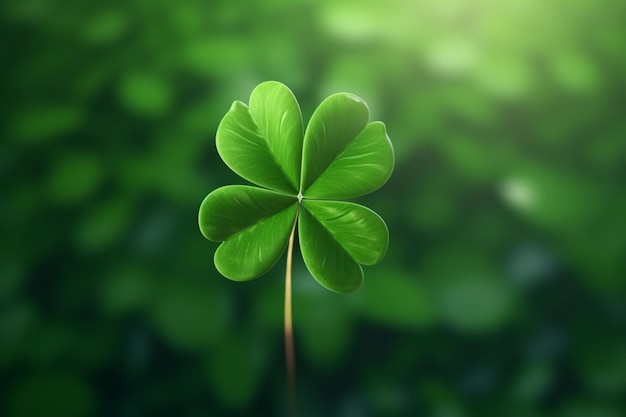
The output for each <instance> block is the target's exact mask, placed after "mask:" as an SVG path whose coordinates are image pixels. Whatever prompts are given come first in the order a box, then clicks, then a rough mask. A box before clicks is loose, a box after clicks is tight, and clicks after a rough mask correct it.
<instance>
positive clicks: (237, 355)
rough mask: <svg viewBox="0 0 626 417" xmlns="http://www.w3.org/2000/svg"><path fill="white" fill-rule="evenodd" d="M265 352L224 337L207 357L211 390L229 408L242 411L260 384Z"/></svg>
mask: <svg viewBox="0 0 626 417" xmlns="http://www.w3.org/2000/svg"><path fill="white" fill-rule="evenodd" d="M264 359H265V358H264V352H263V350H262V349H259V348H258V346H254V344H252V343H250V342H249V341H245V340H239V339H232V338H226V339H224V340H222V341H221V342H220V343H219V344H218V345H217V347H216V350H215V351H214V353H213V354H211V355H209V356H208V360H207V366H206V371H207V376H208V379H209V381H210V382H211V391H212V392H213V393H214V394H216V395H217V397H218V399H219V400H220V401H221V402H222V404H224V405H225V406H226V407H227V408H229V409H231V410H243V409H245V408H246V407H248V406H249V405H250V403H251V402H252V400H254V397H255V395H256V394H257V391H258V389H259V387H260V385H261V383H262V376H263V369H264V366H263V360H264Z"/></svg>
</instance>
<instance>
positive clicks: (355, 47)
mask: <svg viewBox="0 0 626 417" xmlns="http://www.w3.org/2000/svg"><path fill="white" fill-rule="evenodd" d="M624 16H626V2H623V1H622V2H620V1H614V0H577V1H571V0H555V1H544V0H472V1H467V0H422V1H411V0H396V1H380V0H333V1H308V0H305V1H301V0H259V1H254V2H250V1H248V2H236V1H229V0H211V1H203V0H178V1H152V0H147V1H146V0H125V1H123V2H111V1H104V0H92V1H59V0H20V1H12V2H11V1H9V2H3V6H2V7H1V8H0V34H1V35H2V38H1V39H2V42H0V43H1V45H0V58H1V62H2V66H0V91H1V92H2V94H1V95H0V109H1V111H0V119H1V122H0V190H1V193H0V230H1V233H0V387H2V388H1V389H0V415H2V416H3V417H19V416H29V417H30V416H40V415H45V416H52V415H53V414H55V413H56V415H63V416H71V415H76V416H78V415H85V416H87V415H89V416H94V417H101V416H102V417H105V416H129V417H130V416H138V415H146V416H225V417H235V416H257V415H268V416H280V415H283V411H284V391H285V390H284V388H285V387H284V385H285V380H284V373H283V369H284V356H283V352H282V349H281V343H282V341H281V333H282V325H283V321H282V309H281V308H280V306H281V304H282V292H281V291H280V287H281V286H282V280H281V275H282V274H283V272H284V271H283V270H282V268H274V269H272V270H270V271H268V272H267V276H266V277H267V279H258V280H253V281H250V282H247V283H246V285H239V283H237V282H233V281H231V280H228V279H221V277H220V275H219V272H218V271H216V270H215V268H213V267H212V263H213V259H212V255H213V254H212V253H211V247H212V246H210V245H213V244H211V243H208V242H207V241H206V240H205V239H204V237H203V236H202V235H201V234H200V233H198V225H197V222H196V221H195V216H196V215H197V213H198V205H199V204H200V203H201V201H202V200H203V198H204V197H205V196H206V194H207V193H208V191H210V190H214V189H217V188H218V187H220V186H221V185H224V184H241V183H243V181H242V180H241V179H240V177H239V176H238V175H237V174H234V173H233V172H232V171H231V170H230V169H229V168H228V167H227V166H226V165H224V163H223V161H222V160H221V159H220V157H219V155H218V152H216V150H215V147H214V142H213V139H214V138H215V136H216V132H217V128H218V126H219V123H220V120H221V118H222V116H224V114H225V113H226V112H227V111H228V109H229V107H228V105H230V103H231V102H232V101H233V99H234V98H242V99H245V100H244V101H247V98H248V97H249V94H250V91H252V90H253V88H254V86H256V85H257V84H259V83H260V82H262V81H263V80H268V79H275V80H281V81H283V82H284V83H285V84H287V85H289V87H290V88H292V89H293V91H295V92H297V94H298V103H299V105H300V107H301V109H302V113H303V114H304V115H306V117H307V118H308V117H310V116H311V115H312V114H313V113H314V111H315V109H316V108H317V106H318V104H319V103H321V102H322V100H324V99H325V98H326V97H327V96H329V95H330V94H332V93H334V92H337V91H350V92H354V93H357V94H358V95H359V96H360V97H362V98H363V99H364V101H366V102H367V104H368V107H369V109H370V114H371V119H372V120H383V121H384V122H385V125H386V129H387V130H388V133H389V136H390V137H391V138H392V139H393V147H394V151H395V157H396V160H395V167H394V173H393V176H392V177H391V178H390V180H389V182H388V183H387V184H386V185H385V186H384V187H382V188H380V189H379V190H378V191H377V192H375V193H372V194H369V195H365V196H363V197H361V198H360V199H359V200H358V201H357V202H358V203H359V204H363V205H365V206H367V207H370V208H373V209H375V210H376V212H377V213H379V214H380V215H381V216H382V217H383V218H384V219H385V222H386V224H387V225H388V227H389V230H390V231H391V236H392V239H391V240H390V241H389V247H388V249H387V252H386V254H385V257H384V259H383V260H382V261H381V262H379V263H378V264H377V265H376V266H375V267H371V268H368V267H367V266H363V269H364V271H365V274H366V276H367V279H366V280H365V282H364V284H363V285H362V287H361V288H360V290H359V291H355V292H353V293H350V294H341V295H339V294H335V293H333V292H331V291H327V290H325V289H324V288H323V287H322V286H321V285H319V284H318V283H317V282H316V281H315V280H314V279H312V278H311V276H310V273H309V271H308V270H307V268H306V265H305V264H304V263H303V261H302V258H301V257H300V256H295V257H294V265H293V266H294V268H293V273H294V274H293V301H294V304H295V305H296V306H297V309H296V311H295V315H294V325H295V329H296V330H297V331H296V333H295V338H296V346H297V347H298V352H297V357H298V386H299V387H300V388H299V392H298V394H299V401H300V402H301V410H300V411H301V415H302V417H309V416H327V415H332V416H356V415H363V416H394V417H400V416H416V415H417V416H427V417H437V416H439V417H441V416H458V417H491V416H511V417H530V416H533V417H574V416H585V417H588V416H592V417H598V416H622V415H623V414H624V413H623V410H625V409H626V365H625V364H626V357H625V355H626V337H625V333H624V328H625V326H626V311H625V307H624V306H626V296H625V294H626V261H625V260H626V238H625V236H626V233H625V230H626V215H625V214H624V213H626V193H624V190H625V189H626V161H625V157H624V155H626V119H625V118H624V97H626V82H625V78H624V74H626V48H625V47H624V45H625V43H624V39H626V25H624ZM303 127H304V126H303ZM295 161H298V159H296V160H295ZM300 161H301V159H300ZM291 170H292V172H296V173H297V172H300V173H301V172H302V170H301V169H299V168H296V167H294V168H291ZM337 172H338V175H341V173H340V171H337ZM329 173H330V171H328V172H327V173H326V175H328V174H329ZM328 178H330V177H328ZM283 182H284V183H287V184H290V183H289V180H286V181H283ZM329 183H333V181H329ZM248 185H250V184H248ZM327 185H328V184H327ZM251 188H252V187H251ZM255 188H259V187H255ZM261 188H265V187H261ZM289 188H290V189H291V188H292V187H291V185H289ZM324 188H325V189H327V190H328V189H329V188H328V187H326V186H324ZM296 191H297V189H296ZM282 193H284V191H282ZM287 194H289V193H287ZM296 194H297V193H296ZM342 198H343V197H342ZM334 199H335V198H333V200H334ZM274 201H275V200H274ZM290 201H291V200H290ZM302 211H303V210H302ZM292 216H293V215H292V214H289V216H288V217H290V219H293V217H292ZM285 223H287V222H285ZM232 224H236V223H232ZM290 226H292V224H290ZM208 246H210V247H208ZM215 247H217V244H215ZM231 371H232V372H231Z"/></svg>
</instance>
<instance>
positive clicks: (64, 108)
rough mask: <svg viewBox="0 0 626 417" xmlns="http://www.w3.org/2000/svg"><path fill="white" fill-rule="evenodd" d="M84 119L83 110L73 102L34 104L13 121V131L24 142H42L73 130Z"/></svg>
mask: <svg viewBox="0 0 626 417" xmlns="http://www.w3.org/2000/svg"><path fill="white" fill-rule="evenodd" d="M83 121H84V112H83V110H82V109H81V108H80V107H79V106H76V105H72V104H56V105H47V106H33V107H31V108H28V109H25V110H23V111H21V112H20V113H19V114H18V115H17V117H16V118H15V119H14V121H13V132H14V133H15V135H16V136H17V138H18V139H20V140H21V141H22V142H25V143H33V144H37V143H41V142H44V141H48V140H52V139H57V138H59V137H62V136H63V135H66V134H68V133H71V132H73V131H74V130H76V129H77V128H78V127H80V126H81V125H82V123H83Z"/></svg>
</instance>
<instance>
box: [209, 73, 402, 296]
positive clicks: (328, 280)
mask: <svg viewBox="0 0 626 417" xmlns="http://www.w3.org/2000/svg"><path fill="white" fill-rule="evenodd" d="M368 119H369V110H368V108H367V105H366V104H365V102H363V100H361V99H360V98H359V97H357V96H355V95H353V94H348V93H338V94H334V95H332V96H330V97H328V98H327V99H325V100H324V101H323V102H322V103H321V104H320V105H319V106H318V108H317V109H316V110H315V112H314V113H313V116H312V117H311V120H310V121H309V124H308V126H307V128H306V132H303V122H302V114H301V112H300V107H299V105H298V102H297V100H296V98H295V96H294V95H293V93H292V92H291V91H290V90H289V88H287V87H286V86H285V85H283V84H281V83H279V82H275V81H268V82H264V83H261V84H259V85H258V86H257V87H256V88H255V89H254V90H253V91H252V94H251V95H250V102H249V105H245V104H244V103H242V102H240V101H235V102H234V103H233V105H232V107H231V108H230V110H229V111H228V112H227V113H226V115H225V116H224V118H223V119H222V121H221V122H220V125H219V127H218V129H217V135H216V144H217V150H218V153H219V155H220V156H221V158H222V159H223V161H224V162H225V163H226V165H228V167H230V168H231V169H232V170H233V171H234V172H235V173H237V174H238V175H239V176H241V177H242V178H244V179H246V180H248V181H250V182H251V183H253V184H255V185H256V186H249V185H228V186H224V187H221V188H218V189H217V190H215V191H213V192H211V193H210V194H209V195H208V196H207V197H206V198H205V199H204V201H203V202H202V204H201V206H200V211H199V215H198V222H199V226H200V230H201V232H202V234H203V235H204V236H205V237H206V238H207V239H209V240H212V241H217V242H223V243H222V244H221V245H220V246H219V247H218V249H217V250H216V252H215V266H216V268H217V270H218V271H219V272H220V273H221V274H222V275H224V276H225V277H227V278H229V279H232V280H235V281H247V280H251V279H254V278H257V277H259V276H260V275H263V274H264V273H265V272H267V271H268V270H270V269H271V268H272V266H274V264H275V263H276V262H277V261H278V259H279V258H280V257H281V255H282V254H283V252H284V251H285V248H287V246H288V243H289V238H290V236H291V235H292V233H293V231H294V230H295V228H296V227H297V228H298V236H299V242H300V249H301V252H302V257H303V259H304V262H305V264H306V266H307V268H308V269H309V271H310V272H311V274H312V275H313V277H314V278H315V279H316V280H317V281H318V282H319V283H320V284H321V285H322V286H324V287H326V288H327V289H329V290H331V291H335V292H350V291H353V290H355V289H357V288H358V287H359V286H360V285H361V283H362V281H363V270H362V268H361V265H373V264H376V263H377V262H379V261H380V260H381V259H382V257H383V256H384V255H385V252H386V250H387V245H388V241H389V233H388V230H387V226H386V225H385V223H384V221H383V220H382V219H381V218H380V217H379V216H378V215H377V214H376V213H375V212H373V211H372V210H370V209H368V208H366V207H364V206H361V205H358V204H355V203H352V202H348V201H341V200H345V199H350V198H354V197H358V196H362V195H364V194H368V193H370V192H372V191H374V190H376V189H378V188H379V187H381V186H382V185H383V184H384V183H385V182H387V180H388V179H389V177H390V176H391V172H392V170H393V165H394V154H393V148H392V145H391V141H390V140H389V138H388V136H387V133H386V130H385V125H384V124H383V123H381V122H370V123H368Z"/></svg>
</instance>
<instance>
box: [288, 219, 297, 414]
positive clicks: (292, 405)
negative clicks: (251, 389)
mask: <svg viewBox="0 0 626 417" xmlns="http://www.w3.org/2000/svg"><path fill="white" fill-rule="evenodd" d="M297 223H298V215H297V214H296V220H295V222H294V224H293V228H292V229H291V235H290V236H289V246H288V247H287V269H286V271H285V362H286V365H287V395H288V401H289V415H290V416H291V417H295V415H296V358H295V351H294V347H293V314H292V309H291V304H292V303H291V266H292V258H293V240H294V236H295V233H296V224H297Z"/></svg>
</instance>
